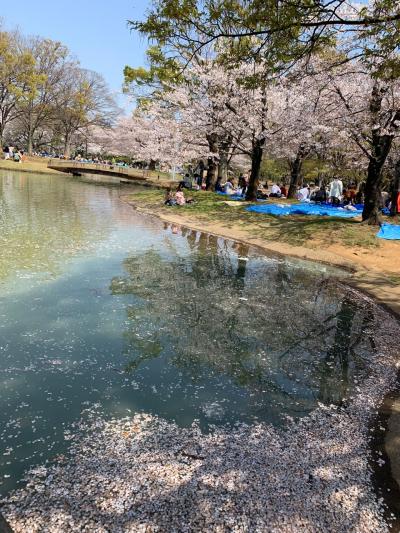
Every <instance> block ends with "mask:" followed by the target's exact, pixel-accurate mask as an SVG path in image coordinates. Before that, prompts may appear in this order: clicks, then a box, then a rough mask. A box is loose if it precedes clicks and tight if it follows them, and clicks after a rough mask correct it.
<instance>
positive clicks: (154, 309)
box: [0, 173, 373, 494]
mask: <svg viewBox="0 0 400 533" xmlns="http://www.w3.org/2000/svg"><path fill="white" fill-rule="evenodd" d="M124 192H126V189H125V190H124ZM119 194H121V189H119V188H117V187H107V186H100V185H94V184H88V183H83V182H80V181H77V179H76V178H68V177H65V178H64V177H58V176H56V177H50V176H39V175H37V176H36V175H23V174H17V173H2V174H0V230H1V231H0V244H1V257H0V372H1V373H0V380H1V392H0V407H1V409H0V483H1V484H0V492H1V493H3V494H4V493H5V492H7V491H8V490H10V489H12V488H15V487H16V486H17V484H18V481H19V480H20V479H21V478H22V476H23V472H24V471H25V470H26V469H27V468H28V467H29V466H32V465H35V464H38V463H43V462H44V461H46V460H48V459H51V458H53V457H55V456H56V455H58V454H60V453H63V452H65V450H66V449H67V447H68V444H69V441H68V430H69V429H70V427H71V423H73V422H74V421H77V420H78V419H79V418H80V415H81V412H82V410H84V409H87V408H91V407H92V406H93V405H95V406H97V407H98V408H99V409H101V411H102V412H104V413H105V415H106V416H126V415H128V414H130V413H134V412H137V411H145V412H150V413H154V414H157V415H160V416H162V417H165V418H167V419H170V420H175V421H176V422H177V423H178V424H180V425H189V424H191V423H192V422H193V421H194V420H198V421H199V423H200V424H201V426H202V427H203V428H204V429H205V430H208V429H209V427H210V426H211V425H213V424H226V423H228V424H234V423H235V422H238V421H239V422H253V421H266V422H270V423H273V424H275V425H277V426H282V425H284V423H285V420H286V417H287V416H290V417H298V416H303V415H305V414H307V413H308V412H309V411H310V410H311V409H313V408H314V407H315V406H316V404H317V403H318V402H325V403H332V402H340V401H341V400H342V399H343V398H344V397H346V395H348V394H349V393H350V392H351V390H352V389H353V388H354V386H355V385H356V384H357V382H358V381H360V380H361V379H363V377H365V375H366V373H367V365H366V361H367V359H368V357H369V356H370V354H371V352H372V350H373V348H372V344H371V341H370V337H369V323H370V321H371V318H372V317H371V313H372V311H371V310H369V309H368V308H367V309H365V306H362V305H361V304H359V302H357V301H356V300H355V299H354V296H353V295H352V294H350V293H349V292H348V291H346V290H345V289H343V288H342V287H341V285H340V284H338V283H336V281H334V280H333V275H334V274H335V275H336V274H337V272H334V271H333V270H330V269H327V268H325V267H323V266H317V265H315V266H312V265H310V264H305V263H301V262H296V261H289V260H285V259H280V258H276V257H269V256H265V255H262V254H260V253H259V252H257V250H255V249H252V248H249V247H248V246H245V245H239V244H235V243H233V242H230V241H226V240H223V239H219V238H216V237H213V236H210V235H207V234H203V233H199V232H195V231H190V230H186V229H179V228H175V227H170V226H169V225H165V224H162V223H161V222H159V221H157V220H153V219H150V218H146V217H143V216H142V215H139V214H137V213H135V212H134V211H133V210H132V208H130V207H129V206H127V205H126V204H124V203H122V202H121V201H120V200H119Z"/></svg>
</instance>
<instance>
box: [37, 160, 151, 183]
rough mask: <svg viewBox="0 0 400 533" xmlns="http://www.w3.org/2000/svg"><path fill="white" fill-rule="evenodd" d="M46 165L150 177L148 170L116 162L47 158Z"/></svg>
mask: <svg viewBox="0 0 400 533" xmlns="http://www.w3.org/2000/svg"><path fill="white" fill-rule="evenodd" d="M47 166H49V167H50V166H51V167H62V168H76V169H77V170H82V169H87V170H88V171H90V170H97V171H104V172H107V171H110V170H111V171H113V172H115V171H118V173H119V174H125V175H126V176H132V177H139V176H140V177H142V178H145V179H146V178H148V177H150V171H149V170H143V169H139V168H132V167H122V166H119V165H116V164H114V165H113V164H104V163H83V162H80V161H75V160H66V159H49V162H48V164H47Z"/></svg>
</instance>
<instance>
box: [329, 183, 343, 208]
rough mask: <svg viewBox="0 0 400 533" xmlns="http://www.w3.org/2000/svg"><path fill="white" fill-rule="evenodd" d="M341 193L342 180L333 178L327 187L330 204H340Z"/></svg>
mask: <svg viewBox="0 0 400 533" xmlns="http://www.w3.org/2000/svg"><path fill="white" fill-rule="evenodd" d="M342 194H343V182H342V180H340V179H339V178H334V180H333V181H332V182H331V185H330V189H329V198H330V200H331V202H332V205H338V204H340V200H341V198H342Z"/></svg>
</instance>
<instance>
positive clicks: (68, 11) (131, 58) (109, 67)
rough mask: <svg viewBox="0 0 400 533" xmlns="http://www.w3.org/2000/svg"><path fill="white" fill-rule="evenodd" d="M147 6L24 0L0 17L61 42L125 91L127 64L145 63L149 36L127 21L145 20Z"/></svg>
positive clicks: (124, 0)
mask: <svg viewBox="0 0 400 533" xmlns="http://www.w3.org/2000/svg"><path fill="white" fill-rule="evenodd" d="M1 3H2V2H1ZM147 5H148V2H147V0H20V1H19V2H17V4H16V8H15V9H14V8H12V7H11V5H10V9H8V10H3V13H1V17H2V19H3V22H4V25H5V26H6V28H7V29H14V28H16V27H18V28H19V29H20V30H21V32H22V33H24V34H28V35H40V36H42V37H48V38H50V39H53V40H57V41H61V42H62V43H64V44H65V45H67V46H68V48H69V49H70V51H71V52H72V53H73V54H74V55H75V56H76V57H77V58H78V59H79V60H80V62H81V64H82V66H83V67H84V68H88V69H91V70H95V71H97V72H99V73H101V74H103V76H104V77H105V79H106V80H107V82H108V84H109V85H110V87H111V89H112V90H113V91H120V89H121V84H122V81H123V75H122V71H123V68H124V66H125V65H131V66H139V65H144V64H145V56H144V51H145V49H146V47H147V44H146V41H145V40H144V39H143V38H141V37H139V36H138V35H137V34H135V33H133V32H130V31H129V29H128V27H127V20H128V19H141V18H142V17H143V14H144V12H145V10H146V8H147ZM120 103H122V100H120Z"/></svg>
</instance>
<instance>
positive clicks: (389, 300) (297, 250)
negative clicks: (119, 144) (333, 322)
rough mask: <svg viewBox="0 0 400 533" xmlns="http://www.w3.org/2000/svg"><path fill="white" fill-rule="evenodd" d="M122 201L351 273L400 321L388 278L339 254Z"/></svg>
mask: <svg viewBox="0 0 400 533" xmlns="http://www.w3.org/2000/svg"><path fill="white" fill-rule="evenodd" d="M120 200H121V201H123V202H125V203H127V204H129V205H130V206H131V207H132V208H133V209H135V210H136V211H137V212H139V213H143V214H145V215H149V216H153V217H155V218H158V219H160V220H162V221H164V222H168V223H170V224H177V225H180V226H185V227H187V228H189V229H192V230H196V231H203V232H206V233H209V234H211V235H215V236H217V237H223V238H225V239H231V240H234V241H236V242H240V243H243V244H248V245H251V246H254V247H256V248H260V249H261V250H263V251H267V252H273V253H275V254H278V255H281V256H290V257H295V258H297V259H303V260H307V261H313V262H317V263H320V264H325V265H329V266H333V267H339V268H341V269H343V270H345V271H347V272H350V273H351V276H349V277H348V278H346V283H347V284H348V285H350V286H352V287H353V288H355V289H357V290H359V291H360V292H362V293H364V294H367V295H369V296H371V297H372V298H373V299H374V300H375V301H376V302H377V303H378V304H379V305H381V306H382V307H383V308H384V309H385V310H386V311H388V312H389V313H390V314H392V315H394V316H395V318H397V319H398V320H400V298H398V297H397V296H396V294H393V286H391V285H390V284H389V283H388V282H387V280H385V277H384V275H380V274H379V273H378V272H374V271H372V270H370V269H368V268H367V267H362V266H360V265H358V264H356V263H353V262H351V261H349V260H348V259H345V258H344V257H341V256H340V255H338V254H335V253H333V252H330V251H326V250H316V249H311V248H306V247H304V246H292V245H290V244H286V243H279V242H270V241H266V240H264V239H260V238H252V237H249V236H248V235H245V233H244V231H243V230H241V229H240V228H237V227H235V226H231V227H229V228H228V227H226V226H221V225H216V224H208V223H204V222H201V221H199V220H198V219H195V218H190V217H188V216H183V215H181V214H178V213H171V214H166V213H160V212H154V211H153V210H151V209H148V208H146V207H143V206H140V205H138V204H137V203H136V202H134V201H133V200H132V198H131V197H128V196H125V195H121V196H120Z"/></svg>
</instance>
